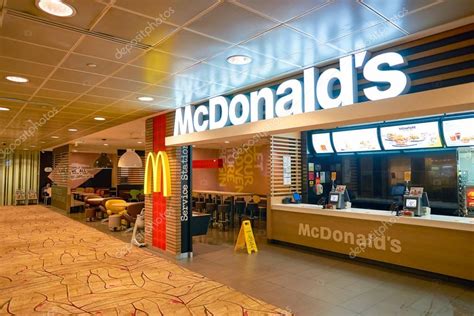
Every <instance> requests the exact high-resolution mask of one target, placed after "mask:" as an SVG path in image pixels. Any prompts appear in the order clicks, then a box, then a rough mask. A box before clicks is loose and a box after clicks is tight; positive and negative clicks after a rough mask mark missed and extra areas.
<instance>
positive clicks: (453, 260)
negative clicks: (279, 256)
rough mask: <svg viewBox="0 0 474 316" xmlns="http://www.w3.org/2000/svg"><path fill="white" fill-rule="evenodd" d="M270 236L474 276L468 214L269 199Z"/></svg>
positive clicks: (473, 231) (473, 230) (473, 227)
mask: <svg viewBox="0 0 474 316" xmlns="http://www.w3.org/2000/svg"><path fill="white" fill-rule="evenodd" d="M276 200H277V199H276V198H273V199H272V202H275V201H276ZM280 200H281V199H280ZM268 238H269V239H270V240H273V241H281V242H285V243H290V244H295V245H301V246H305V247H310V248H315V249H320V250H325V251H330V252H336V253H340V254H345V255H347V256H348V257H350V258H364V259H370V260H375V261H380V262H385V263H389V264H394V265H398V266H402V267H408V268H413V269H419V270H424V271H429V272H433V273H439V274H444V275H448V276H452V277H457V278H462V279H467V280H471V281H472V280H474V219H472V218H463V217H453V216H441V215H428V216H424V217H401V216H395V215H393V214H392V213H391V212H388V211H378V210H369V209H356V208H351V209H344V210H335V209H321V208H317V206H316V205H312V204H280V203H272V204H271V212H270V216H269V221H268Z"/></svg>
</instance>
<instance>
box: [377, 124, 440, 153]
mask: <svg viewBox="0 0 474 316" xmlns="http://www.w3.org/2000/svg"><path fill="white" fill-rule="evenodd" d="M380 134H381V137H382V144H383V146H384V148H385V150H400V149H419V148H439V147H442V144H441V137H440V135H439V128H438V122H428V123H418V124H407V125H397V126H387V127H382V128H381V129H380Z"/></svg>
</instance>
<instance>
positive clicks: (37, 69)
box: [0, 57, 54, 78]
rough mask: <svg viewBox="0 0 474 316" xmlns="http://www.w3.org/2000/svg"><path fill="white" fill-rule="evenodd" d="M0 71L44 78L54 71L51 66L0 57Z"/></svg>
mask: <svg viewBox="0 0 474 316" xmlns="http://www.w3.org/2000/svg"><path fill="white" fill-rule="evenodd" d="M0 69H1V70H2V71H5V72H10V73H11V74H23V75H26V76H35V77H41V78H44V77H46V76H47V75H48V74H49V73H51V71H52V70H53V69H54V67H52V66H47V65H42V64H37V63H30V62H27V61H25V60H17V59H12V58H6V57H0Z"/></svg>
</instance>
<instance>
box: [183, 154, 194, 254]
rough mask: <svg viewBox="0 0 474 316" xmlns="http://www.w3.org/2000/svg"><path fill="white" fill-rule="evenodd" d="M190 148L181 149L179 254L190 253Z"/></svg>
mask: <svg viewBox="0 0 474 316" xmlns="http://www.w3.org/2000/svg"><path fill="white" fill-rule="evenodd" d="M191 150H192V147H191V146H182V147H181V253H182V254H184V253H192V251H193V240H192V238H193V237H192V235H191V217H192V216H193V212H192V205H191V192H192V188H191V183H192V182H191V178H192V153H191Z"/></svg>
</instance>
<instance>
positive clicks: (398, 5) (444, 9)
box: [362, 0, 474, 33]
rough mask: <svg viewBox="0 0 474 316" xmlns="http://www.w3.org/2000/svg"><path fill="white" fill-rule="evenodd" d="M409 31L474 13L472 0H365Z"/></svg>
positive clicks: (413, 31) (412, 31) (364, 0)
mask: <svg viewBox="0 0 474 316" xmlns="http://www.w3.org/2000/svg"><path fill="white" fill-rule="evenodd" d="M362 2H364V3H365V4H367V5H368V6H370V7H371V8H373V9H374V10H376V11H377V12H379V13H381V14H383V15H384V16H385V17H387V18H388V19H389V20H390V21H392V22H393V23H395V24H396V25H398V26H400V27H401V28H403V29H404V30H406V31H408V32H409V33H415V32H418V31H421V30H424V29H427V28H431V27H434V26H436V25H439V24H442V23H448V22H451V21H454V20H456V19H460V18H463V17H467V16H470V15H472V14H474V2H473V1H472V0H455V1H453V0H450V1H443V0H436V1H434V0H393V1H384V0H363V1H362Z"/></svg>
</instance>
